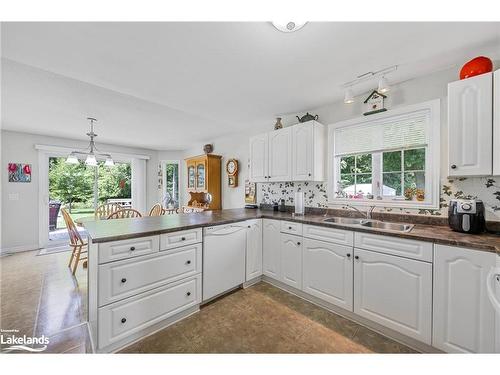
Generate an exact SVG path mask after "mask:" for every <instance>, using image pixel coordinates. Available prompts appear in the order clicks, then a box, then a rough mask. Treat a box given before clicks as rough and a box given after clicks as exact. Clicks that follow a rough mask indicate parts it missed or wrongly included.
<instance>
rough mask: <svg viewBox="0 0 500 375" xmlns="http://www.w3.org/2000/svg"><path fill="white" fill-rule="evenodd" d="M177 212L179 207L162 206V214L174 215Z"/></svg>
mask: <svg viewBox="0 0 500 375" xmlns="http://www.w3.org/2000/svg"><path fill="white" fill-rule="evenodd" d="M178 213H179V208H164V209H163V215H175V214H178Z"/></svg>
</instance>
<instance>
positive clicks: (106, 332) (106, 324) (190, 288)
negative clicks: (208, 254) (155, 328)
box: [97, 275, 201, 348]
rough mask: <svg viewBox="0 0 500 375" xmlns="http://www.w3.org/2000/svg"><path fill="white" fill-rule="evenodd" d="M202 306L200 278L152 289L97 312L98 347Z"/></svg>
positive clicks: (196, 277)
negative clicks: (191, 308)
mask: <svg viewBox="0 0 500 375" xmlns="http://www.w3.org/2000/svg"><path fill="white" fill-rule="evenodd" d="M200 302H201V276H200V275H198V276H195V277H191V278H189V279H184V280H181V281H178V282H175V283H173V284H168V285H166V286H164V287H161V288H158V289H153V290H151V291H149V292H146V293H143V294H140V295H138V296H136V297H132V298H127V299H125V300H123V301H119V302H116V303H113V304H111V305H108V306H105V307H101V308H99V310H98V318H97V319H98V327H99V328H98V347H99V348H104V347H106V346H108V345H110V344H113V343H115V342H117V341H120V340H123V339H125V338H127V336H129V335H132V334H134V333H137V332H140V331H141V330H143V329H145V328H147V327H149V326H152V325H153V324H156V323H158V322H161V321H162V320H164V319H166V318H169V317H171V316H173V315H175V314H177V313H180V312H181V311H183V310H186V309H188V308H190V307H193V306H196V305H198V304H199V303H200Z"/></svg>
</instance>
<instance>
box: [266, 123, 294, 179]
mask: <svg viewBox="0 0 500 375" xmlns="http://www.w3.org/2000/svg"><path fill="white" fill-rule="evenodd" d="M268 134H269V178H268V181H270V182H275V181H291V179H292V127H289V128H284V129H280V130H275V131H273V132H271V133H268Z"/></svg>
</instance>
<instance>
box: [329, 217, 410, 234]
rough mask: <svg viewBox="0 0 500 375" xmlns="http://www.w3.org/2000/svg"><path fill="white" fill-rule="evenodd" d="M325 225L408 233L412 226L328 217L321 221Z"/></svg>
mask: <svg viewBox="0 0 500 375" xmlns="http://www.w3.org/2000/svg"><path fill="white" fill-rule="evenodd" d="M323 221H324V222H325V223H332V224H345V225H360V226H362V227H366V228H373V229H382V230H387V231H393V232H403V233H408V232H410V231H411V230H412V229H413V227H414V226H415V225H414V224H404V223H389V222H385V221H380V220H372V219H355V218H350V217H330V218H328V219H325V220H323Z"/></svg>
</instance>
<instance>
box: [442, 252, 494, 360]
mask: <svg viewBox="0 0 500 375" xmlns="http://www.w3.org/2000/svg"><path fill="white" fill-rule="evenodd" d="M495 262H496V255H495V253H489V252H484V251H478V250H469V249H465V248H459V247H454V246H444V245H435V252H434V328H433V340H432V341H433V342H432V345H433V346H435V347H436V348H438V349H441V350H444V351H446V352H451V353H490V352H494V351H495V312H494V310H493V306H492V305H491V303H490V301H489V300H488V296H487V290H486V276H487V274H488V272H489V271H490V269H491V267H494V266H495Z"/></svg>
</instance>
